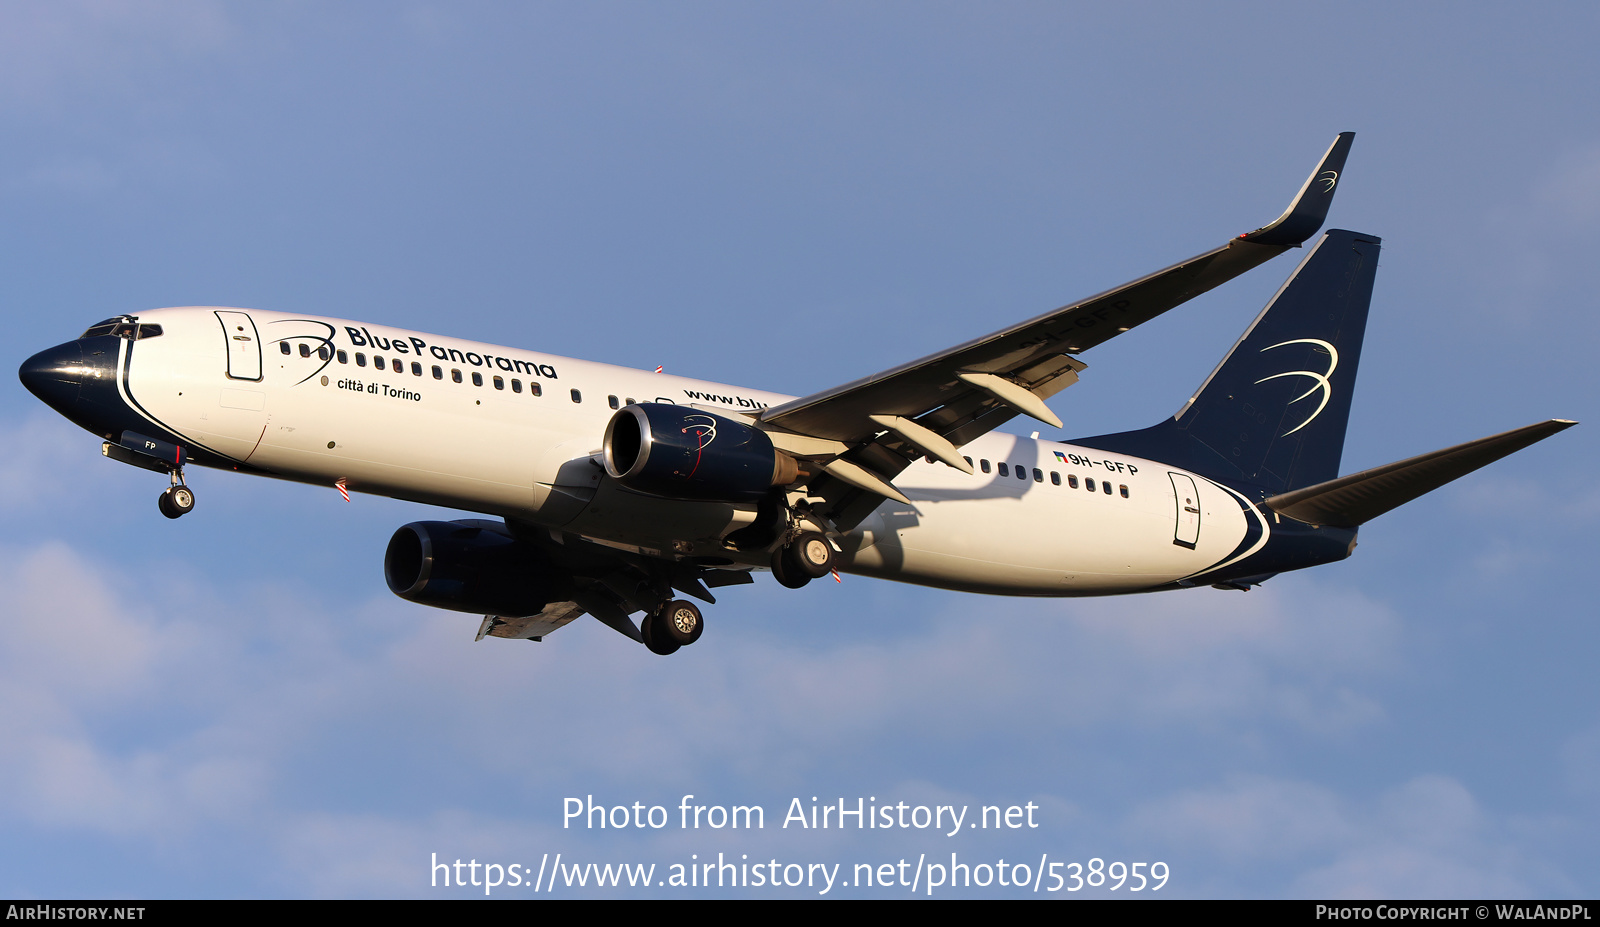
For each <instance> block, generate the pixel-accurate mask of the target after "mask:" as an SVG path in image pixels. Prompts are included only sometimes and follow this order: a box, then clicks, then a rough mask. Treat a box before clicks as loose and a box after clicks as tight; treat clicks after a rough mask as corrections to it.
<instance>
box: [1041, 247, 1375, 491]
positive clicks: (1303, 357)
mask: <svg viewBox="0 0 1600 927" xmlns="http://www.w3.org/2000/svg"><path fill="white" fill-rule="evenodd" d="M1378 250H1379V239H1378V238H1377V237H1375V236H1372V235H1362V234H1358V233H1356V232H1346V231H1342V230H1338V229H1335V230H1330V231H1329V232H1327V233H1326V234H1324V235H1323V236H1322V238H1321V240H1319V241H1318V242H1317V244H1316V245H1315V246H1313V247H1312V249H1311V253H1310V254H1308V255H1306V258H1305V260H1304V261H1302V262H1301V263H1300V266H1299V267H1298V268H1297V269H1296V270H1295V272H1294V274H1293V275H1292V276H1291V277H1290V278H1289V280H1288V282H1286V283H1285V284H1284V285H1283V288H1282V289H1280V290H1279V291H1278V293H1277V295H1276V296H1274V297H1273V298H1272V301H1271V302H1269V303H1268V304H1267V307H1266V308H1265V309H1263V310H1262V311H1261V314H1260V315H1259V316H1257V317H1256V320H1255V321H1254V322H1253V323H1251V325H1250V327H1249V328H1248V329H1246V330H1245V333H1244V335H1243V336H1242V337H1241V338H1240V339H1239V341H1238V343H1236V344H1235V345H1234V346H1233V350H1231V351H1229V352H1228V355H1227V357H1225V358H1223V360H1222V363H1221V364H1219V365H1218V366H1217V369H1216V370H1214V371H1213V372H1212V374H1211V376H1210V377H1208V378H1207V379H1206V381H1205V383H1204V384H1202V385H1201V387H1200V390H1199V391H1198V392H1197V393H1196V394H1195V396H1194V398H1192V399H1190V400H1189V402H1188V403H1187V404H1186V405H1185V406H1184V407H1183V408H1182V409H1180V410H1179V411H1178V414H1177V415H1175V416H1173V417H1172V418H1170V419H1168V420H1166V421H1164V422H1162V423H1161V424H1159V425H1156V426H1154V427H1152V428H1146V429H1143V430H1142V431H1130V432H1123V433H1120V434H1112V435H1100V436H1098V437H1094V438H1084V439H1081V440H1077V441H1074V442H1072V443H1074V444H1081V445H1084V446H1086V447H1097V448H1101V449H1102V450H1108V451H1115V452H1121V453H1125V454H1131V455H1134V456H1139V457H1145V458H1149V459H1154V460H1160V461H1163V462H1165V463H1171V464H1173V465H1175V466H1179V467H1183V468H1184V469H1187V470H1191V471H1193V472H1196V473H1200V474H1203V475H1206V476H1213V477H1217V478H1221V479H1231V480H1243V481H1246V482H1249V483H1253V484H1256V485H1258V486H1261V487H1263V488H1265V489H1268V490H1269V491H1272V492H1280V493H1281V492H1286V491H1288V490H1291V489H1297V488H1299V487H1302V486H1309V485H1312V484H1313V483H1320V482H1323V481H1325V480H1330V479H1333V478H1334V477H1335V476H1338V473H1339V458H1340V456H1341V455H1342V454H1343V452H1344V434H1345V425H1346V424H1347V423H1348V422H1349V419H1350V399H1351V392H1352V389H1353V387H1354V386H1355V378H1356V367H1357V365H1358V362H1359V361H1360V358H1361V341H1362V338H1363V336H1364V335H1365V333H1366V327H1367V307H1368V305H1369V304H1370V303H1371V300H1372V283H1373V278H1374V276H1375V273H1376V271H1377V267H1378Z"/></svg>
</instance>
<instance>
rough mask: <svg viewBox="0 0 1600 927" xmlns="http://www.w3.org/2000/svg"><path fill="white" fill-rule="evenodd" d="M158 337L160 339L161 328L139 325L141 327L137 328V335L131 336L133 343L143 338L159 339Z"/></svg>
mask: <svg viewBox="0 0 1600 927" xmlns="http://www.w3.org/2000/svg"><path fill="white" fill-rule="evenodd" d="M160 337H161V326H159V325H141V326H139V333H138V334H136V335H134V336H133V338H134V340H135V341H139V340H142V339H144V338H160Z"/></svg>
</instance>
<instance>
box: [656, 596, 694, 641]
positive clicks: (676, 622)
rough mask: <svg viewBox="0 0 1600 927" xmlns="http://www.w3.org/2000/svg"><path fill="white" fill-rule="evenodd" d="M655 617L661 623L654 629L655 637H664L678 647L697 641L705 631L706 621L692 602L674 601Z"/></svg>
mask: <svg viewBox="0 0 1600 927" xmlns="http://www.w3.org/2000/svg"><path fill="white" fill-rule="evenodd" d="M656 615H657V616H658V617H657V620H658V621H660V622H661V624H660V625H659V626H657V628H656V636H657V637H664V638H666V639H667V640H670V641H672V642H673V643H675V644H677V645H678V646H679V647H687V646H689V645H690V644H692V643H694V642H695V641H697V640H699V639H700V634H701V632H703V631H704V630H705V629H706V620H705V618H704V617H703V616H702V615H701V614H700V609H698V608H696V607H695V605H694V603H693V602H685V601H684V600H682V599H674V600H672V601H671V602H668V603H667V604H666V606H665V607H664V608H662V609H661V611H659V612H657V613H656ZM674 649H676V648H674Z"/></svg>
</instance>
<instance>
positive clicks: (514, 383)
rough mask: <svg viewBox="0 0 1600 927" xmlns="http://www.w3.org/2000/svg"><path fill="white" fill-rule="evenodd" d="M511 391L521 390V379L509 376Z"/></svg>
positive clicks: (517, 391)
mask: <svg viewBox="0 0 1600 927" xmlns="http://www.w3.org/2000/svg"><path fill="white" fill-rule="evenodd" d="M511 391H512V392H513V393H520V392H522V381H521V380H519V379H517V378H516V377H512V378H511Z"/></svg>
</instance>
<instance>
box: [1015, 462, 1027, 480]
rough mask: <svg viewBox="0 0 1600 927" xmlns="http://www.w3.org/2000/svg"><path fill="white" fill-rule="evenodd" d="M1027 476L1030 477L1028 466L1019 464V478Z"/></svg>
mask: <svg viewBox="0 0 1600 927" xmlns="http://www.w3.org/2000/svg"><path fill="white" fill-rule="evenodd" d="M1027 478H1028V468H1027V467H1024V466H1023V465H1022V464H1017V479H1019V480H1025V479H1027Z"/></svg>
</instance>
